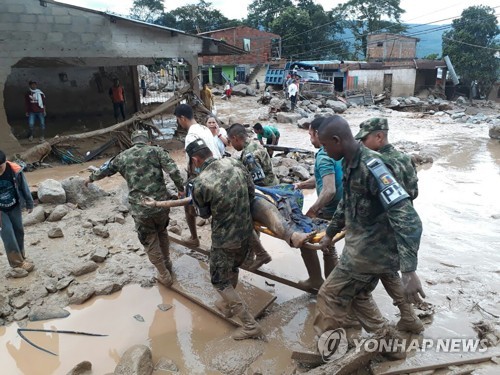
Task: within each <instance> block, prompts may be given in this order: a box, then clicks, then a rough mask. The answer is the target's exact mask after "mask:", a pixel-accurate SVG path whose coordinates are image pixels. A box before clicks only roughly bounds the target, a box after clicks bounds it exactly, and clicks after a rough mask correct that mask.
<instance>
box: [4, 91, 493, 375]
mask: <svg viewBox="0 0 500 375" xmlns="http://www.w3.org/2000/svg"><path fill="white" fill-rule="evenodd" d="M256 99H257V98H255V97H246V98H240V97H233V99H232V100H231V101H230V102H228V101H221V100H219V99H218V98H217V99H216V101H217V108H218V110H219V115H220V116H221V117H223V118H226V119H228V118H229V116H231V117H232V120H233V121H239V122H243V123H250V124H252V123H254V122H256V121H257V119H258V118H259V116H261V115H262V114H264V113H266V112H267V111H268V108H267V107H265V106H262V105H260V104H258V103H257V101H256ZM459 110H461V109H460V108H456V111H459ZM479 111H483V112H485V114H486V115H498V111H497V109H496V108H479ZM451 112H453V111H451ZM343 116H344V117H345V118H346V119H347V120H348V121H349V123H350V124H351V126H352V130H353V132H356V131H357V125H358V124H359V123H360V122H361V121H363V120H365V119H367V118H369V117H373V116H384V117H387V118H388V119H389V125H390V129H391V130H390V139H391V141H392V142H393V143H394V144H395V145H397V146H399V147H400V148H402V149H404V150H405V151H407V152H410V153H420V154H422V155H426V156H432V158H433V160H434V162H433V163H432V164H425V165H423V166H421V167H420V168H419V174H418V176H419V187H420V194H419V197H418V199H417V200H416V201H415V207H416V209H417V210H418V212H419V214H420V216H421V218H422V221H423V225H424V233H423V237H422V243H421V248H420V253H419V269H418V274H419V276H420V278H421V280H422V282H423V285H424V288H425V292H426V294H427V299H426V300H427V302H429V303H430V304H432V306H433V309H434V311H435V312H434V314H433V316H432V317H430V318H427V319H426V323H427V325H426V331H425V332H424V337H425V338H444V337H453V338H469V337H471V338H476V337H477V331H476V330H474V323H477V322H479V321H482V322H485V323H487V324H488V325H489V328H488V332H487V333H486V334H488V333H490V335H489V336H488V339H489V340H490V342H491V345H492V347H491V348H490V349H488V353H496V354H497V355H498V354H499V353H500V347H499V344H498V341H499V340H500V331H499V329H500V318H499V317H500V294H499V293H500V253H499V252H498V249H500V230H499V229H500V199H499V191H500V190H499V186H500V142H499V141H498V140H492V139H490V138H489V137H488V125H487V124H486V123H479V124H469V123H458V122H455V121H451V120H449V118H448V117H449V116H448V114H444V115H443V116H438V117H437V116H434V115H429V114H423V113H412V112H397V111H392V110H389V109H386V108H383V107H380V108H377V109H375V108H365V107H362V108H349V109H348V110H347V111H346V112H345V113H344V114H343ZM271 123H272V121H271ZM275 125H276V126H277V127H278V128H279V129H280V132H281V139H280V143H281V144H282V145H287V146H294V147H301V148H306V149H310V150H312V146H311V145H310V143H309V138H308V135H307V131H306V130H302V129H298V128H297V126H296V125H295V124H280V123H278V124H275ZM172 155H173V157H174V158H175V160H176V161H177V162H178V165H179V166H184V164H185V159H184V158H185V155H184V153H183V152H182V150H172ZM89 164H99V161H96V162H94V163H89ZM86 166H87V165H73V166H54V167H53V168H50V169H41V170H37V171H35V172H31V173H28V174H27V178H28V181H29V183H30V185H31V186H32V187H33V188H36V186H37V184H38V183H39V182H41V181H43V180H45V179H47V178H54V179H57V180H62V179H64V178H66V177H69V176H73V175H77V176H80V177H86V176H87V172H85V168H86ZM96 184H97V185H98V186H99V187H101V188H102V189H104V190H105V191H106V192H108V193H109V195H108V196H107V197H105V198H103V199H101V200H99V202H98V204H96V205H94V206H92V207H90V208H88V209H85V210H81V209H77V208H73V209H71V212H70V214H68V215H67V217H65V218H64V219H63V220H62V221H60V222H57V223H49V222H44V223H41V224H37V225H34V226H29V227H27V228H26V251H27V254H28V255H29V257H30V258H32V259H33V260H34V262H35V264H36V269H35V271H34V272H32V273H31V274H30V275H29V276H28V277H27V278H24V279H3V281H2V282H1V283H0V299H1V301H0V305H1V306H0V308H2V311H1V313H2V314H0V316H3V318H0V323H1V324H2V325H4V324H5V325H4V326H0V345H1V347H3V348H5V349H3V350H1V351H0V363H1V364H2V373H5V374H9V375H10V374H42V375H43V374H65V373H67V372H68V371H69V370H70V369H71V368H72V367H73V366H74V365H75V364H77V363H78V362H81V361H83V360H88V361H90V362H92V364H93V372H92V373H93V374H105V373H111V372H112V371H113V369H114V367H115V366H116V363H117V362H118V360H119V358H120V356H121V355H122V354H123V352H124V351H125V350H126V349H127V348H128V347H130V346H132V345H134V344H146V345H149V346H150V347H151V349H152V352H153V360H154V361H155V362H157V361H159V360H160V359H161V358H167V359H170V360H171V361H173V362H174V363H175V364H176V366H177V368H178V371H179V373H182V374H203V373H213V374H217V373H223V374H255V373H262V374H279V373H287V374H291V373H297V372H303V371H304V370H305V369H303V368H302V367H300V366H297V364H296V363H294V361H292V360H291V359H290V355H291V352H292V351H293V350H306V349H311V348H313V347H314V341H313V333H312V325H311V324H312V311H313V309H314V302H315V299H314V296H311V295H309V294H307V293H303V292H301V291H299V290H295V289H292V288H290V287H286V286H283V285H280V284H277V283H274V282H272V284H274V285H268V284H269V283H266V280H264V279H263V278H261V277H259V276H255V275H253V274H249V273H246V272H244V271H242V273H241V277H242V279H244V280H246V281H249V282H251V283H253V284H254V285H256V286H258V287H260V288H262V289H264V290H267V291H269V292H270V293H272V294H274V295H276V297H277V300H276V302H275V303H274V304H273V305H272V307H271V308H270V309H269V311H268V314H267V315H266V316H265V317H264V318H263V319H262V320H261V324H262V326H263V328H264V330H265V332H266V334H267V342H262V341H252V340H250V341H246V342H241V343H240V342H238V343H235V342H234V341H232V340H231V339H230V338H229V337H228V336H229V334H230V332H231V330H232V329H233V327H232V326H231V325H229V324H228V323H226V322H225V321H223V320H221V319H219V318H217V317H216V316H214V315H212V314H211V313H209V312H207V311H205V310H204V309H202V308H200V307H199V306H197V305H195V304H193V303H191V302H190V301H188V300H187V299H185V298H183V297H181V296H179V295H178V294H176V293H175V292H173V291H170V290H167V289H166V288H164V287H161V286H160V287H158V286H157V285H156V284H154V282H153V279H152V278H153V275H154V269H153V266H152V265H151V264H150V263H149V262H148V260H147V257H146V256H145V254H144V252H143V251H142V248H141V246H140V244H139V241H138V240H137V237H136V234H135V232H134V230H133V220H132V218H131V217H130V215H125V221H124V223H123V224H120V223H118V222H111V223H107V224H106V227H107V228H108V230H109V233H110V236H109V238H102V237H99V236H97V235H95V234H94V233H93V230H92V226H89V225H88V224H85V223H87V222H88V221H89V220H90V221H96V222H99V221H103V220H105V221H107V219H108V218H109V217H111V216H114V215H115V214H117V213H118V211H119V210H120V207H121V206H122V205H123V203H124V199H125V197H126V195H125V193H124V189H123V184H124V181H123V179H122V178H121V177H119V176H113V177H111V178H108V179H106V180H103V181H100V182H98V183H96ZM314 199H315V194H314V192H308V193H307V195H306V206H307V205H310V204H311V203H312V202H313V201H314ZM306 208H307V207H306ZM50 209H51V207H50V206H47V210H50ZM171 217H172V221H173V222H174V223H175V222H176V223H177V224H178V226H179V227H180V228H181V229H182V231H183V233H184V234H186V233H187V227H186V226H185V224H184V221H183V211H182V209H174V210H172V215H171ZM55 226H59V227H60V228H61V229H62V231H63V233H64V237H63V238H56V239H50V238H48V236H47V232H48V230H50V229H51V228H53V227H55ZM199 229H200V235H201V236H202V239H203V243H205V244H209V233H210V232H209V229H208V227H207V226H204V227H200V228H199ZM263 241H264V245H265V247H266V248H267V249H268V250H269V252H270V253H271V255H272V256H273V258H274V261H273V262H271V263H270V264H268V265H266V266H265V267H264V269H265V270H267V271H269V272H273V273H276V274H279V275H281V276H284V277H288V278H290V279H292V280H299V279H302V278H304V277H305V276H306V271H305V268H304V266H303V263H302V260H301V258H300V253H299V251H298V250H296V249H290V248H289V247H288V246H287V245H286V244H284V243H283V242H282V241H279V240H276V239H273V238H270V237H267V236H263ZM174 248H175V249H177V251H179V252H183V251H186V250H185V249H182V248H180V247H178V246H174ZM338 249H339V251H341V249H342V243H340V244H339V246H338ZM96 250H99V252H101V251H102V252H104V253H106V250H107V253H108V255H107V256H106V258H105V260H104V261H103V262H99V263H96V266H97V269H95V267H96V266H95V265H90V268H89V269H87V271H89V272H88V273H85V274H83V275H81V276H75V274H79V273H80V272H84V271H82V269H85V267H89V265H88V262H89V259H90V258H91V257H92V256H93V255H94V252H96ZM0 252H2V253H3V252H4V251H3V249H2V248H0ZM95 259H97V258H95ZM7 271H8V264H7V260H6V257H5V255H3V256H2V257H1V261H0V274H1V275H5V274H6V273H7ZM2 277H3V276H2ZM66 283H68V285H69V286H66V285H65V284H66ZM122 287H123V290H121V289H122ZM119 290H121V291H119ZM117 291H118V292H117ZM111 292H115V293H112V294H109V293H111ZM96 294H100V295H102V296H95V295H96ZM108 294H109V295H108ZM92 295H94V297H91V298H90V299H88V298H89V297H90V296H92ZM375 299H376V301H377V303H378V304H379V306H380V308H381V310H382V312H383V314H384V316H385V317H386V318H387V319H389V320H391V321H393V322H396V321H397V319H398V318H397V316H396V315H395V314H396V309H395V307H393V306H392V304H391V301H390V299H389V298H388V296H387V295H386V294H385V292H384V291H383V290H382V289H381V288H380V287H379V288H377V290H376V291H375ZM85 301H86V302H85ZM81 302H84V303H83V304H79V303H81ZM159 304H168V305H171V306H172V308H171V309H169V310H168V311H162V310H160V309H159V308H158V305H159ZM68 305H70V306H69V307H67V308H66V310H67V311H68V312H70V315H69V316H68V317H67V318H64V319H55V320H48V321H40V322H30V321H29V320H28V319H27V317H28V316H33V315H34V314H35V312H37V311H40V310H41V311H44V310H48V307H51V309H52V308H56V307H57V308H63V307H66V306H68ZM39 307H40V308H41V309H37V308H39ZM57 311H58V312H60V310H57ZM137 315H140V316H141V317H142V320H143V321H140V319H139V320H138V318H137V317H136V318H134V316H137ZM13 321H15V322H13ZM25 326H27V327H29V328H45V329H59V330H61V329H66V330H78V331H86V332H95V333H106V334H108V335H109V336H108V337H106V338H88V337H85V338H82V337H79V336H70V335H57V334H34V333H32V334H31V335H30V338H31V339H32V340H33V341H36V343H37V344H39V345H42V346H44V347H45V348H47V349H49V350H51V351H54V352H56V353H58V354H59V355H58V356H51V355H49V354H47V353H43V352H41V351H39V350H37V349H35V348H33V347H31V346H29V345H28V344H27V343H26V342H25V341H22V340H21V339H20V337H19V336H18V335H17V333H16V329H17V328H18V327H25ZM495 340H496V341H495ZM474 355H476V356H477V355H478V353H469V354H461V353H435V352H419V353H412V354H411V355H410V356H409V358H408V359H407V360H406V361H397V362H392V363H390V364H389V363H382V364H375V365H373V366H372V367H373V368H372V370H373V371H374V372H375V373H383V372H384V371H386V370H387V369H389V368H391V369H398V368H403V367H411V366H416V365H424V364H432V363H435V362H436V361H441V362H450V361H454V360H457V359H461V358H463V357H468V356H474ZM482 355H484V353H483V354H482ZM468 370H471V371H472V372H473V373H475V374H486V373H492V374H493V373H498V372H499V371H500V368H499V366H498V365H495V363H493V362H490V363H489V364H483V365H469V367H466V368H461V369H460V370H458V369H451V370H447V371H444V372H443V370H440V371H441V372H439V373H449V372H450V371H456V373H458V372H459V371H466V372H465V373H470V372H467V371H468ZM163 373H168V372H164V371H160V370H157V371H155V374H163Z"/></svg>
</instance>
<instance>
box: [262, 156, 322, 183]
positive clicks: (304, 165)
mask: <svg viewBox="0 0 500 375" xmlns="http://www.w3.org/2000/svg"><path fill="white" fill-rule="evenodd" d="M271 161H272V163H273V169H274V173H275V174H276V176H277V177H278V179H279V180H280V183H282V184H293V183H295V182H299V181H305V180H307V179H309V178H310V177H311V176H312V175H314V155H313V153H312V152H311V153H307V154H303V153H297V152H293V153H289V154H287V155H286V156H284V155H278V156H274V157H273V158H272V159H271Z"/></svg>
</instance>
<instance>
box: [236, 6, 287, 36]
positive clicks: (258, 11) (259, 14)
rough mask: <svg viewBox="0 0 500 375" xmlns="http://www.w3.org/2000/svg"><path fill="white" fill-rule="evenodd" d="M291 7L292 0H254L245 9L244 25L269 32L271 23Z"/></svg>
mask: <svg viewBox="0 0 500 375" xmlns="http://www.w3.org/2000/svg"><path fill="white" fill-rule="evenodd" d="M291 6H293V3H292V0H254V1H252V3H251V4H250V5H249V6H248V8H247V10H248V18H247V20H246V24H248V26H251V27H255V28H257V29H259V28H263V29H264V30H266V31H270V30H271V22H273V20H275V19H276V18H278V17H279V16H280V15H281V14H282V13H283V12H284V11H285V9H286V8H288V7H291Z"/></svg>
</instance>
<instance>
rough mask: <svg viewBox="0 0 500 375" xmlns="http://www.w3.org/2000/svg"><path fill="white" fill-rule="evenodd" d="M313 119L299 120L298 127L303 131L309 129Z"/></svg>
mask: <svg viewBox="0 0 500 375" xmlns="http://www.w3.org/2000/svg"><path fill="white" fill-rule="evenodd" d="M313 120H314V119H313V118H310V117H307V118H301V119H298V120H297V126H298V127H299V128H301V129H309V124H310V123H311V122H312V121H313Z"/></svg>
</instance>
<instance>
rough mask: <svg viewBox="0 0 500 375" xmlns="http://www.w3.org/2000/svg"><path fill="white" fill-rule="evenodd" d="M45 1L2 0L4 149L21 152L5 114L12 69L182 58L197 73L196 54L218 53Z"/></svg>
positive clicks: (0, 126) (0, 134) (0, 123)
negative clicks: (43, 2) (5, 87)
mask: <svg viewBox="0 0 500 375" xmlns="http://www.w3.org/2000/svg"><path fill="white" fill-rule="evenodd" d="M45 4H46V6H41V5H40V2H39V1H38V0H1V2H0V149H3V150H5V151H6V152H7V153H12V152H17V151H19V150H20V145H19V143H18V142H17V140H16V139H15V137H14V136H13V135H12V133H11V129H10V126H9V124H8V122H7V116H6V112H5V109H6V108H5V92H4V86H5V84H6V82H7V81H8V79H9V78H8V77H9V75H10V74H11V72H12V68H13V67H14V68H32V67H38V68H42V67H43V68H54V67H59V68H61V67H64V68H63V70H64V69H66V67H69V66H80V67H82V66H84V67H110V66H111V67H116V66H130V65H138V64H148V63H151V62H152V59H153V58H164V57H184V58H185V59H186V60H187V61H188V62H189V63H190V64H191V66H192V69H193V71H194V72H197V71H198V60H197V56H198V54H200V53H202V51H203V53H208V52H210V53H216V52H218V49H217V46H216V45H215V44H214V43H213V42H211V41H209V40H207V39H202V38H196V37H193V36H190V35H185V34H179V33H176V32H173V31H170V30H162V29H159V28H156V27H152V26H148V25H142V24H138V23H135V22H130V21H127V20H123V19H120V18H114V17H112V16H108V15H103V14H100V13H94V12H90V11H86V10H82V9H78V8H75V7H70V6H65V5H64V6H63V5H58V4H54V3H51V2H50V1H49V2H46V3H45ZM22 86H23V87H25V83H23V85H22ZM41 88H42V89H43V88H44V87H43V86H42V85H41ZM48 100H50V101H51V100H52V99H50V98H48ZM51 106H52V107H54V105H53V104H51ZM82 109H83V108H82Z"/></svg>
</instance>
